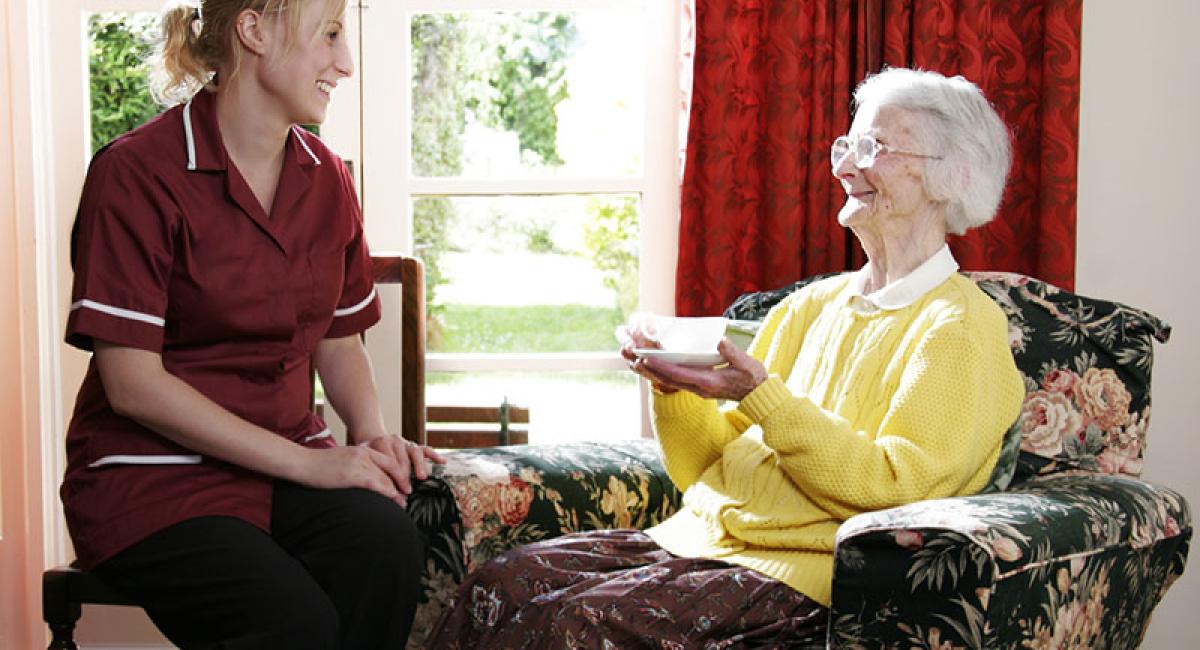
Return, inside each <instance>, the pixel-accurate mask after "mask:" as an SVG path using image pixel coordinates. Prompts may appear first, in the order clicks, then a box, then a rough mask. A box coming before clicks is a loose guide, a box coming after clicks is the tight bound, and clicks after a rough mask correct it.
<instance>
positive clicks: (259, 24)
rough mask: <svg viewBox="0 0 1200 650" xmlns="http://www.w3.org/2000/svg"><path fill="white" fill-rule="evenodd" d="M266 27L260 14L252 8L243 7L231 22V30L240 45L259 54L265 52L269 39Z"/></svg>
mask: <svg viewBox="0 0 1200 650" xmlns="http://www.w3.org/2000/svg"><path fill="white" fill-rule="evenodd" d="M266 27H267V26H266V22H265V21H264V20H263V17H262V14H260V13H258V12H257V11H254V10H253V9H243V10H242V11H241V13H239V14H238V15H237V18H236V19H235V20H234V23H233V31H234V34H235V35H236V36H237V40H238V42H239V43H241V44H242V47H244V48H246V49H247V50H250V52H252V53H254V54H257V55H259V56H262V55H264V54H266V52H267V42H268V40H270V35H269V34H268V33H267V28H266Z"/></svg>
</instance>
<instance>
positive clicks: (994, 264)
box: [675, 0, 1082, 316]
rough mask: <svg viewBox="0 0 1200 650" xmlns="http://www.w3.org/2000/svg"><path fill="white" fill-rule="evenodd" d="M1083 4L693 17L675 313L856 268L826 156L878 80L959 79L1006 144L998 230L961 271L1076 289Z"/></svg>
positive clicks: (836, 8)
mask: <svg viewBox="0 0 1200 650" xmlns="http://www.w3.org/2000/svg"><path fill="white" fill-rule="evenodd" d="M1081 11H1082V0H1041V1H1030V2H1009V1H1007V0H991V1H988V0H696V12H695V20H696V30H695V32H696V51H695V65H694V73H693V74H694V81H693V86H692V109H691V120H690V123H689V127H688V144H687V164H686V167H685V171H684V179H683V196H682V215H681V217H682V218H681V224H680V237H679V240H680V241H679V248H680V250H679V264H678V271H677V277H676V294H675V295H676V298H675V303H676V313H678V314H680V315H685V316H688V315H706V314H718V313H720V312H721V310H723V309H724V308H725V307H726V306H727V305H728V304H729V303H730V302H732V301H733V299H734V298H736V297H737V296H738V295H740V294H742V293H745V292H748V291H759V290H763V289H769V288H775V287H779V286H782V285H784V284H787V283H788V282H792V281H794V280H797V279H800V278H803V277H805V276H809V275H813V274H815V273H821V272H827V271H841V270H846V269H853V268H857V267H859V266H861V265H862V264H863V262H864V261H865V258H864V256H863V253H862V251H861V249H860V248H859V247H858V243H857V241H856V240H855V238H854V235H853V233H851V232H850V231H848V230H845V229H843V228H842V227H841V226H839V225H838V224H837V211H838V208H840V207H841V205H842V202H843V200H844V195H843V194H842V191H841V188H840V187H839V186H838V185H837V183H836V181H835V179H834V178H833V176H832V175H831V174H830V171H829V153H828V152H829V143H830V142H832V141H833V139H834V138H835V137H837V136H839V135H841V134H843V133H845V132H846V131H847V130H848V129H849V126H850V120H851V117H852V115H851V110H850V109H851V101H852V100H851V95H852V93H853V90H854V88H855V86H857V85H858V83H859V82H860V81H861V80H862V79H863V78H865V77H866V76H867V74H869V73H873V72H877V71H879V70H881V69H883V67H884V66H897V67H917V68H923V69H927V70H936V71H938V72H941V73H943V74H946V75H955V74H961V75H963V76H965V77H967V78H968V79H970V80H972V81H974V82H975V83H977V84H978V85H979V86H980V87H981V88H982V89H983V91H984V93H985V94H986V95H987V97H988V98H989V99H990V100H991V101H992V103H993V104H994V105H995V106H996V108H997V110H998V111H999V113H1000V116H1001V117H1002V118H1003V119H1004V121H1005V123H1006V124H1008V126H1009V128H1010V129H1011V130H1012V132H1013V143H1014V151H1013V153H1014V161H1013V169H1012V172H1011V173H1010V177H1009V184H1008V188H1007V191H1006V193H1005V198H1004V203H1003V204H1002V205H1001V208H1000V214H999V215H998V216H997V217H996V219H995V220H994V221H993V222H992V223H991V224H989V225H987V226H985V227H983V228H978V229H975V230H974V231H971V232H969V233H968V234H967V235H966V236H964V237H952V238H951V242H950V245H951V248H952V249H953V250H954V254H955V256H956V257H957V258H958V260H959V263H960V264H961V265H962V266H963V268H964V269H982V270H1003V271H1017V272H1021V273H1026V274H1029V275H1033V276H1036V277H1038V278H1041V279H1043V280H1046V281H1048V282H1051V283H1053V284H1057V285H1059V286H1062V287H1064V288H1068V289H1070V288H1072V287H1073V284H1074V270H1075V177H1076V156H1077V144H1078V124H1079V30H1080V20H1081Z"/></svg>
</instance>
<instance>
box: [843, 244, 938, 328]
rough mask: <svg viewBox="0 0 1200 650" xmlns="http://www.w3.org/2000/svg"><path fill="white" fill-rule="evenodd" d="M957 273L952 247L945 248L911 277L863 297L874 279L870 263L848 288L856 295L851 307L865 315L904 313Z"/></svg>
mask: <svg viewBox="0 0 1200 650" xmlns="http://www.w3.org/2000/svg"><path fill="white" fill-rule="evenodd" d="M955 271H958V261H957V260H955V259H954V254H953V253H951V252H950V246H948V245H946V244H942V247H941V248H940V249H938V252H936V253H934V254H933V255H932V256H931V257H930V258H929V259H927V260H925V261H924V262H921V265H920V266H918V267H917V268H915V269H913V270H912V272H911V273H909V274H908V275H906V276H904V277H902V278H900V279H899V280H896V281H895V282H889V283H888V284H887V286H885V287H883V288H882V289H879V290H877V291H873V292H871V293H870V294H863V289H864V288H865V287H866V286H867V279H868V278H870V277H871V263H870V262H867V264H866V265H865V266H863V267H862V268H861V269H859V270H858V271H856V272H855V273H854V276H853V277H851V278H850V285H849V288H850V290H851V291H852V292H854V293H853V295H852V297H851V298H850V305H851V306H852V307H854V308H855V309H857V310H859V311H864V312H870V311H877V310H880V309H882V310H892V309H903V308H904V307H907V306H909V305H911V304H913V303H914V302H916V301H918V300H920V299H921V297H922V296H924V295H925V294H927V293H929V292H930V291H932V290H933V289H934V288H935V287H937V286H938V285H940V284H941V283H943V282H945V281H946V279H947V278H949V277H950V276H951V275H954V273H955Z"/></svg>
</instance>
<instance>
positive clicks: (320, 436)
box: [300, 427, 333, 444]
mask: <svg viewBox="0 0 1200 650" xmlns="http://www.w3.org/2000/svg"><path fill="white" fill-rule="evenodd" d="M332 437H333V432H332V431H330V430H329V428H328V427H326V428H324V429H322V430H321V432H320V433H314V434H312V435H311V436H306V437H304V438H301V439H300V444H304V443H306V442H312V441H313V440H321V439H323V438H332Z"/></svg>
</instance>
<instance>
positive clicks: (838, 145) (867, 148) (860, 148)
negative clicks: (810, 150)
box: [829, 135, 942, 169]
mask: <svg viewBox="0 0 1200 650" xmlns="http://www.w3.org/2000/svg"><path fill="white" fill-rule="evenodd" d="M851 153H853V154H854V166H855V167H857V168H859V169H866V168H867V167H870V166H871V165H874V164H875V159H876V158H878V157H879V154H881V153H898V154H904V155H906V156H916V157H917V158H933V159H934V160H941V159H942V157H941V156H935V155H932V154H927V153H918V152H916V151H906V150H904V149H897V148H896V147H893V146H891V145H887V144H884V143H882V142H880V141H878V140H876V139H875V136H872V135H860V136H858V138H856V139H854V140H851V139H850V138H849V137H848V136H844V135H843V136H841V137H839V138H838V139H836V140H834V141H833V144H832V145H831V146H830V147H829V163H830V164H831V165H833V168H834V169H837V166H838V165H840V164H841V162H842V159H844V158H845V157H846V156H847V155H849V154H851Z"/></svg>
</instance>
